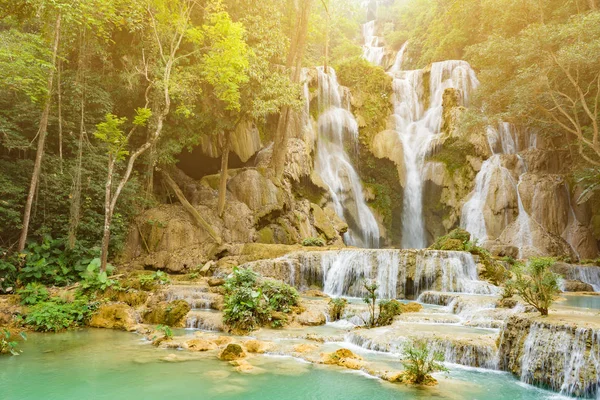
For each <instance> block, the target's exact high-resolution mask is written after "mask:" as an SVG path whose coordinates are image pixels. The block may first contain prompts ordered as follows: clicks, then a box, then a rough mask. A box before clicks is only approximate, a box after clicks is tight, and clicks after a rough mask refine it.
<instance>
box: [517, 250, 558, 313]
mask: <svg viewBox="0 0 600 400" xmlns="http://www.w3.org/2000/svg"><path fill="white" fill-rule="evenodd" d="M555 262H556V260H555V259H553V258H547V257H539V258H532V259H530V260H529V262H528V263H527V265H526V266H522V265H518V266H516V267H515V268H514V269H513V272H514V275H515V277H514V279H512V280H511V281H510V282H509V283H508V284H507V285H508V286H509V287H510V288H511V290H514V291H515V292H516V293H517V294H518V295H519V296H520V297H521V298H522V299H523V300H524V301H525V302H526V303H527V304H529V305H531V306H533V307H535V309H536V310H538V311H539V312H540V314H542V315H548V309H549V308H550V306H551V305H552V303H553V302H554V301H555V300H556V298H557V297H558V294H559V293H560V288H559V286H558V283H559V278H560V277H559V275H557V274H555V273H554V272H552V271H551V270H550V267H552V265H554V263H555Z"/></svg>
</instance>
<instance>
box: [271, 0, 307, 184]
mask: <svg viewBox="0 0 600 400" xmlns="http://www.w3.org/2000/svg"><path fill="white" fill-rule="evenodd" d="M311 4H312V0H304V1H303V2H302V5H301V8H300V10H299V12H298V17H297V22H296V30H295V33H294V37H293V39H292V42H291V43H290V53H289V54H288V59H287V67H288V68H290V70H291V72H290V73H291V78H292V82H294V83H300V77H301V72H302V59H303V58H304V51H305V49H306V37H307V35H308V20H309V17H310V8H311ZM290 112H291V110H290V108H289V107H284V108H283V109H282V110H281V113H280V117H279V122H278V123H277V132H276V134H275V140H274V143H273V155H272V156H271V168H272V169H273V171H274V173H275V177H276V178H277V179H281V178H282V177H283V171H284V168H285V159H286V156H287V150H288V141H289V136H290V133H289V131H290V129H289V124H290V115H289V114H290Z"/></svg>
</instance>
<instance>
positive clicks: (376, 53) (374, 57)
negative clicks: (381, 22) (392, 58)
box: [362, 20, 385, 66]
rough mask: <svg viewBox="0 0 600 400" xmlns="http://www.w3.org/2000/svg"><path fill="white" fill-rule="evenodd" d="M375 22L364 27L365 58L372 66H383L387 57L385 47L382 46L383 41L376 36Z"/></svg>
mask: <svg viewBox="0 0 600 400" xmlns="http://www.w3.org/2000/svg"><path fill="white" fill-rule="evenodd" d="M375 22H376V21H375V20H373V21H369V22H367V23H366V24H364V25H363V27H362V30H363V32H362V33H363V38H364V40H365V44H364V46H363V57H364V58H365V59H366V60H367V61H369V62H370V63H372V64H375V65H379V66H381V64H382V62H383V57H384V56H385V47H384V46H382V45H381V43H380V41H381V39H380V38H379V36H376V35H375V29H376V26H375Z"/></svg>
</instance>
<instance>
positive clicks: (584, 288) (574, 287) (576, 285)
mask: <svg viewBox="0 0 600 400" xmlns="http://www.w3.org/2000/svg"><path fill="white" fill-rule="evenodd" d="M564 291H565V292H593V291H594V287H593V286H592V285H590V284H589V283H586V282H582V281H565V282H564Z"/></svg>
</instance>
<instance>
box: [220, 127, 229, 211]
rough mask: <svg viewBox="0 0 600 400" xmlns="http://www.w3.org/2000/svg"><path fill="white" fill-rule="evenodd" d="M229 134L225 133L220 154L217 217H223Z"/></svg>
mask: <svg viewBox="0 0 600 400" xmlns="http://www.w3.org/2000/svg"><path fill="white" fill-rule="evenodd" d="M229 136H230V133H229V132H225V143H224V144H223V150H222V152H221V177H220V180H219V206H218V215H219V217H221V218H222V217H223V212H224V211H225V199H226V197H227V169H228V167H229Z"/></svg>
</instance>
